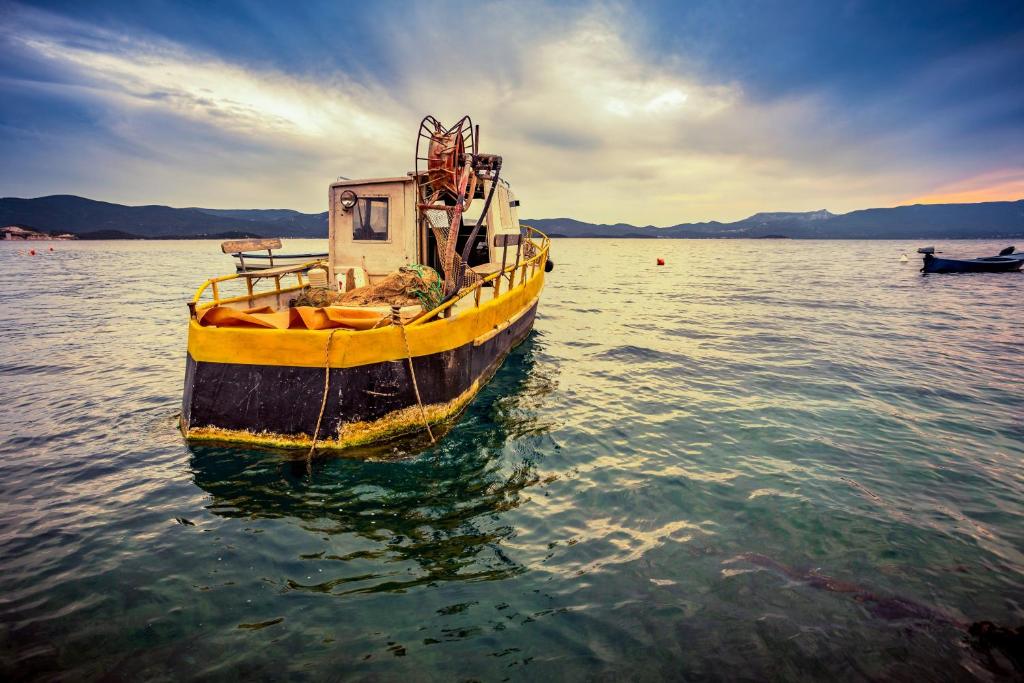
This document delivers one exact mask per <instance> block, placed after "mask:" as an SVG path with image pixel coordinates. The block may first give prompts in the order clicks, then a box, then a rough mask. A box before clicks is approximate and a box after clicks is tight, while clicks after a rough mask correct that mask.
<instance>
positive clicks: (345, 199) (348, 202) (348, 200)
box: [341, 190, 356, 211]
mask: <svg viewBox="0 0 1024 683" xmlns="http://www.w3.org/2000/svg"><path fill="white" fill-rule="evenodd" d="M355 205H356V193H355V192H353V191H352V190H345V191H344V192H342V193H341V206H342V207H343V208H344V209H345V210H346V211H348V210H350V209H351V208H352V207H353V206H355Z"/></svg>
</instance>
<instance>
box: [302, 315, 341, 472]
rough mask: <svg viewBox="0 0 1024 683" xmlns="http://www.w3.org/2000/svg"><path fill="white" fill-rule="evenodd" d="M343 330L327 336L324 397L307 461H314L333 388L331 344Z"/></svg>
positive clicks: (337, 328) (335, 329)
mask: <svg viewBox="0 0 1024 683" xmlns="http://www.w3.org/2000/svg"><path fill="white" fill-rule="evenodd" d="M341 330H342V328H340V327H336V328H334V329H333V330H331V333H330V334H329V335H327V344H326V345H325V346H324V395H323V397H322V398H321V399H320V414H319V415H317V417H316V428H315V429H313V443H312V444H311V445H310V447H309V453H307V454H306V461H307V464H308V461H309V460H310V459H312V457H313V453H314V452H316V442H317V439H318V438H319V437H320V423H321V422H323V419H324V411H325V410H326V409H327V394H328V391H329V389H330V388H331V342H332V341H334V335H335V334H336V333H338V332H341ZM345 351H348V345H347V344H346V345H345ZM345 351H343V352H342V356H341V360H342V361H344V360H345V355H344V354H345Z"/></svg>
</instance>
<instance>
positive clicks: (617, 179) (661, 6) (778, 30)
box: [0, 0, 1024, 226]
mask: <svg viewBox="0 0 1024 683" xmlns="http://www.w3.org/2000/svg"><path fill="white" fill-rule="evenodd" d="M0 102H2V106H0V159H2V163H0V196H18V197H36V196H43V195H50V194H77V195H82V196H86V197H90V198H93V199H100V200H104V201H112V202H118V203H125V204H133V205H138V204H166V205H171V206H203V207H209V208H292V209H297V210H300V211H306V212H319V211H324V210H326V202H327V186H328V184H329V183H330V182H331V181H333V180H335V179H336V178H337V177H339V176H344V177H350V178H361V177H382V176H384V177H386V176H397V175H402V174H404V173H405V172H406V171H409V170H411V169H412V166H413V157H414V144H415V136H416V131H417V127H418V125H419V121H420V119H421V118H422V117H423V116H424V115H425V114H428V113H429V114H434V115H435V116H437V117H438V118H440V119H441V120H443V121H454V120H455V119H457V118H458V117H459V116H461V115H463V114H469V115H470V116H472V118H473V121H474V122H475V123H477V124H479V125H480V128H481V143H482V144H481V151H485V152H491V153H497V154H501V155H502V156H503V157H504V167H503V175H504V176H505V177H506V178H508V179H509V180H510V182H511V183H512V186H513V188H514V190H515V192H516V194H517V195H518V197H519V199H520V201H521V207H520V215H521V216H524V217H530V218H555V217H572V218H576V219H579V220H585V221H590V222H599V223H617V222H625V223H631V224H635V225H662V226H665V225H674V224H678V223H684V222H695V221H705V220H720V221H731V220H738V219H740V218H744V217H746V216H749V215H751V214H753V213H756V212H759V211H810V210H816V209H829V210H831V211H833V212H835V213H842V212H846V211H850V210H854V209H860V208H869V207H878V206H895V205H901V204H913V203H941V202H972V201H996V200H1011V199H1021V198H1024V2H1021V0H1015V1H1013V2H997V1H995V0H992V1H986V2H976V1H971V2H959V1H956V2H954V1H950V0H931V1H930V2H898V1H888V2H870V1H867V0H863V1H858V0H847V1H841V0H834V1H833V0H815V1H811V2H802V1H800V0H791V1H789V2H773V1H771V0H764V1H754V0H750V1H746V2H737V1H733V0H709V1H706V2H705V1H703V0H695V1H692V2H687V1H685V0H677V1H672V2H637V3H630V2H585V1H571V0H570V1H568V2H541V1H538V2H534V1H530V0H526V1H523V2H487V1H486V0H476V1H474V2H389V1H386V0H384V1H380V2H359V3H344V2H313V1H307V0H304V1H303V2H291V3H283V2H269V1H264V2H202V1H191V0H179V1H176V2H160V1H153V2H138V0H132V1H130V2H129V1H110V2H104V1H102V0H100V1H92V2H81V1H80V0H79V1H77V2H39V3H9V2H6V0H0Z"/></svg>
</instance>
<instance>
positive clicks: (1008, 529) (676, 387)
mask: <svg viewBox="0 0 1024 683" xmlns="http://www.w3.org/2000/svg"><path fill="white" fill-rule="evenodd" d="M49 246H51V244H47V243H37V244H31V245H25V244H2V245H0V283H2V288H3V291H4V293H5V302H4V305H3V306H2V307H0V329H2V330H3V332H2V334H3V340H2V344H0V396H2V400H0V430H2V431H0V455H2V466H0V493H2V497H0V501H2V502H0V508H2V511H3V512H2V514H0V615H2V626H0V672H2V673H3V675H4V677H5V678H7V679H11V678H18V679H22V678H24V679H55V678H60V679H65V680H85V679H98V678H118V679H125V680H139V679H171V678H181V677H201V678H207V679H232V680H243V679H250V678H254V679H267V678H274V679H284V678H289V679H295V680H338V679H346V678H354V679H360V680H364V679H368V680H444V681H447V680H468V679H474V680H504V679H512V680H536V679H556V680H587V679H594V678H601V677H603V678H607V679H614V680H651V679H665V678H668V679H673V678H694V679H722V678H727V679H738V678H743V679H748V680H764V679H771V678H774V679H783V680H795V679H821V678H825V677H829V678H834V679H840V680H858V679H900V680H919V679H922V678H929V679H934V680H942V679H947V680H959V679H970V678H973V677H981V678H993V677H998V676H999V675H1000V674H999V667H1000V666H1002V667H1003V668H1004V673H1006V671H1007V669H1006V668H1005V667H1006V666H1007V660H1006V659H1005V658H1003V659H999V657H998V656H996V657H994V658H992V659H989V658H987V657H986V656H985V655H984V654H983V653H982V652H980V651H979V650H978V649H977V648H976V647H972V644H971V638H970V636H968V635H967V634H966V633H965V630H964V628H965V626H966V625H967V624H969V623H971V622H974V621H978V620H989V621H992V622H995V623H996V624H999V625H1004V626H1017V625H1021V624H1024V605H1022V602H1024V554H1022V553H1024V426H1022V422H1024V353H1022V352H1024V343H1022V336H1021V330H1022V323H1024V306H1022V305H1021V301H1022V293H1024V275H1019V274H996V275H963V276H936V275H930V276H922V275H921V274H920V273H919V272H918V268H919V262H918V261H917V259H911V261H910V263H906V264H902V263H900V262H899V256H900V254H901V253H903V252H910V253H912V252H913V249H914V248H915V247H916V246H918V245H916V244H914V243H910V242H888V241H877V242H866V241H865V242H858V241H788V240H784V241H783V240H750V241H746V240H743V241H741V240H706V241H687V240H566V239H556V240H555V241H554V245H553V249H552V251H553V257H554V260H555V262H556V268H555V271H554V272H553V273H551V274H550V276H549V279H548V283H547V287H546V289H545V292H544V295H543V297H542V301H541V304H540V312H539V315H538V318H537V324H536V330H535V332H534V333H533V335H532V336H531V337H530V338H529V339H528V340H527V341H526V342H525V343H524V344H522V345H521V346H520V347H519V348H517V349H516V350H515V351H514V352H513V353H512V354H511V355H510V356H509V358H508V359H507V361H506V362H505V364H504V366H503V367H502V369H501V370H500V371H499V372H498V374H497V376H496V377H495V378H494V380H493V381H492V382H491V383H490V385H488V386H487V387H486V388H485V389H484V390H483V391H482V392H481V393H480V395H479V396H478V397H477V398H476V400H475V401H474V402H473V403H472V404H471V405H470V407H469V408H468V410H467V411H466V413H465V414H464V415H463V416H462V418H461V420H460V421H459V422H458V424H457V425H456V426H455V427H454V428H453V429H452V430H451V431H450V432H449V433H448V434H447V435H446V436H445V437H444V439H443V440H441V441H440V442H439V443H438V444H437V445H436V446H433V447H426V448H425V449H424V448H423V446H424V442H423V441H422V440H419V441H416V440H413V441H411V442H403V443H399V444H397V445H395V446H394V447H392V448H390V449H388V450H387V451H386V453H385V455H386V456H387V457H385V458H380V457H379V456H380V454H379V453H378V458H377V459H375V460H373V461H365V460H353V459H345V458H337V457H332V458H318V459H316V460H314V461H313V462H312V463H311V465H310V466H308V467H307V465H306V463H305V462H303V461H301V460H299V461H295V460H290V459H287V458H285V457H282V456H281V455H280V454H278V453H274V452H266V451H260V450H253V449H245V448H241V449H239V448H227V447H221V446H198V445H196V446H189V445H187V444H186V443H184V442H183V440H182V438H181V436H180V435H179V433H178V431H177V427H176V421H177V415H178V412H179V409H180V400H181V389H182V380H183V373H184V366H185V362H184V357H185V342H186V335H185V331H186V322H187V317H188V311H187V308H186V305H185V302H186V300H187V299H188V298H189V297H190V296H191V294H192V292H193V290H194V288H195V287H196V286H197V285H198V284H199V283H200V282H201V281H202V280H203V279H205V278H206V277H208V276H211V275H214V274H218V273H224V272H228V271H230V270H231V268H232V267H233V266H232V263H231V260H230V259H229V258H228V257H226V256H224V255H223V254H221V253H219V249H218V247H217V244H216V243H214V242H206V241H189V242H164V241H161V242H57V243H52V246H54V248H55V251H54V252H52V253H51V252H49V251H48V247H49ZM285 246H286V248H291V250H293V251H299V252H310V251H316V250H317V249H318V248H320V247H323V243H321V242H312V241H310V242H302V241H291V243H289V244H286V245H285ZM1003 246H1005V245H1004V244H1003V243H1002V242H960V243H953V242H949V243H944V244H943V245H942V247H943V250H944V251H947V252H950V253H953V252H956V253H963V254H967V255H984V254H992V253H995V252H996V251H997V250H998V249H999V248H1001V247H1003ZM29 248H35V249H36V250H37V255H36V256H34V257H31V256H28V255H27V254H26V251H27V249H29ZM658 257H661V258H664V259H665V261H666V265H665V266H662V267H659V266H656V265H655V259H656V258H658Z"/></svg>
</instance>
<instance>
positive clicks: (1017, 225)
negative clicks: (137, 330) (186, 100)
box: [0, 195, 1024, 239]
mask: <svg viewBox="0 0 1024 683" xmlns="http://www.w3.org/2000/svg"><path fill="white" fill-rule="evenodd" d="M523 222H524V223H526V224H528V225H532V226H534V227H536V228H538V229H540V230H542V231H544V232H546V233H548V234H550V235H557V236H561V237H646V238H656V237H662V238H664V237H673V238H710V237H791V238H796V239H813V238H818V239H916V238H921V239H956V238H1024V200H1018V201H1014V202H984V203H979V204H915V205H913V206H897V207H894V208H888V209H862V210H860V211H851V212H850V213H844V214H834V213H831V212H829V211H826V210H825V209H821V210H818V211H807V212H802V213H793V212H773V213H756V214H754V215H753V216H750V217H749V218H744V219H743V220H740V221H735V222H732V223H721V222H718V221H708V222H704V223H680V224H678V225H673V226H670V227H667V228H659V227H655V226H653V225H645V226H635V225H629V224H628V223H615V224H611V225H608V224H596V223H585V222H583V221H578V220H575V219H572V218H539V219H533V220H527V219H524V220H523ZM0 225H23V226H26V227H29V228H32V229H34V230H39V231H42V232H50V233H59V232H71V233H74V234H77V235H79V236H81V237H83V238H85V239H108V238H112V237H114V236H117V238H120V239H132V238H148V239H153V238H157V239H171V238H189V237H193V238H200V237H218V238H225V239H226V238H227V237H228V236H231V237H234V236H256V237H320V238H322V237H327V212H326V211H325V212H323V213H301V212H299V211H292V210H291V209H203V208H198V207H189V208H183V209H179V208H173V207H170V206H158V205H152V206H124V205H121V204H111V203H109V202H100V201H95V200H92V199H85V198H84V197H76V196H74V195H53V196H49V197H38V198H36V199H18V198H15V197H5V198H3V199H0Z"/></svg>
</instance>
